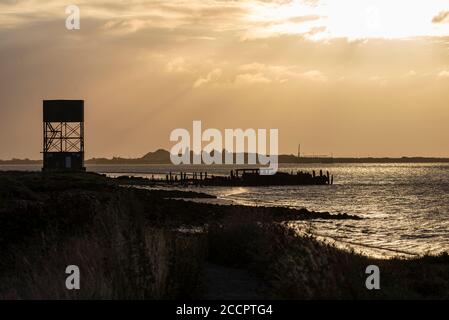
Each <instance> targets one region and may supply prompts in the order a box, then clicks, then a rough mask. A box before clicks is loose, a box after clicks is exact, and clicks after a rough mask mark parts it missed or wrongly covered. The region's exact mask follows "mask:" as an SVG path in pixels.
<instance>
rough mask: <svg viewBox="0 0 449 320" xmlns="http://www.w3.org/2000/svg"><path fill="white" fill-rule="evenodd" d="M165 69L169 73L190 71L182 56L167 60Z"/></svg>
mask: <svg viewBox="0 0 449 320" xmlns="http://www.w3.org/2000/svg"><path fill="white" fill-rule="evenodd" d="M165 70H166V71H167V72H170V73H182V72H189V71H190V70H189V68H188V66H187V63H186V61H185V59H184V58H183V57H177V58H174V59H173V60H170V61H169V62H167V65H166V66H165Z"/></svg>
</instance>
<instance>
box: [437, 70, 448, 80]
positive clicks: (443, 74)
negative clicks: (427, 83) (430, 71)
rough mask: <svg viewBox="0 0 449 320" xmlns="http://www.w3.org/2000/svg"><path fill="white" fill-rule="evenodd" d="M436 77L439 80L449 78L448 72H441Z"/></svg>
mask: <svg viewBox="0 0 449 320" xmlns="http://www.w3.org/2000/svg"><path fill="white" fill-rule="evenodd" d="M438 77H440V78H445V79H446V78H449V71H448V70H443V71H441V72H440V73H438Z"/></svg>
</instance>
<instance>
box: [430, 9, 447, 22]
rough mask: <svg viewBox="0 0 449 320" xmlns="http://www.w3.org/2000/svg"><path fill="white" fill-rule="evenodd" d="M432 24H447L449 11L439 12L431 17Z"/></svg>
mask: <svg viewBox="0 0 449 320" xmlns="http://www.w3.org/2000/svg"><path fill="white" fill-rule="evenodd" d="M432 23H449V11H441V12H440V13H439V14H438V15H436V16H435V17H433V19H432Z"/></svg>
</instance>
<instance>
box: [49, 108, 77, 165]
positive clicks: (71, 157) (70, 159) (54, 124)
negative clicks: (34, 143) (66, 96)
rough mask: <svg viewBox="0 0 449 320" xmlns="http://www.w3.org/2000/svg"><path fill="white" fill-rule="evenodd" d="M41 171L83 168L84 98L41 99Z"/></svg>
mask: <svg viewBox="0 0 449 320" xmlns="http://www.w3.org/2000/svg"><path fill="white" fill-rule="evenodd" d="M43 128H44V141H43V143H44V145H43V160H44V165H43V168H42V170H43V171H85V170H86V169H85V167H84V101H83V100H44V102H43Z"/></svg>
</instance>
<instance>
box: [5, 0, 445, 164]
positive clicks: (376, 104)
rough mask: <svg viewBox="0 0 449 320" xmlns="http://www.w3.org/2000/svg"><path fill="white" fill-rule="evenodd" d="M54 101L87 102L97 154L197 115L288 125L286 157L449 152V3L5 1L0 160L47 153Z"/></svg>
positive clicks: (145, 147)
mask: <svg viewBox="0 0 449 320" xmlns="http://www.w3.org/2000/svg"><path fill="white" fill-rule="evenodd" d="M70 4H76V5H77V6H78V7H79V8H80V12H81V29H80V30H67V29H66V27H65V20H66V17H67V16H68V15H67V14H66V12H65V9H66V7H67V6H68V5H70ZM43 99H84V100H85V101H86V102H85V105H86V117H87V118H86V121H87V123H86V135H87V136H86V148H87V150H86V156H87V157H94V156H95V157H99V156H106V157H111V156H125V157H136V156H141V155H142V154H144V153H146V152H147V151H150V150H155V149H157V148H159V147H163V148H167V149H168V148H169V147H170V146H171V145H172V144H171V143H170V141H169V134H170V132H171V131H172V130H173V129H175V128H191V126H192V121H193V120H202V122H203V126H204V127H206V128H210V127H214V128H219V129H224V128H239V127H240V128H267V129H269V128H278V129H279V139H280V152H282V153H295V152H296V149H297V144H298V143H301V145H302V149H303V152H304V153H306V154H333V155H334V156H368V155H370V156H403V155H406V156H407V155H408V156H412V155H421V156H446V157H449V0H408V1H405V0H394V1H391V0H377V1H376V0H164V1H158V0H155V1H151V0H147V1H144V0H121V1H119V0H116V1H113V0H111V1H106V0H78V1H76V0H75V1H63V0H48V1H41V0H16V1H14V0H0V158H3V159H9V158H12V157H17V158H24V157H28V158H33V159H38V158H39V157H40V154H39V152H40V151H41V148H42V138H41V135H42V123H41V119H42V116H41V112H42V100H43Z"/></svg>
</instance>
